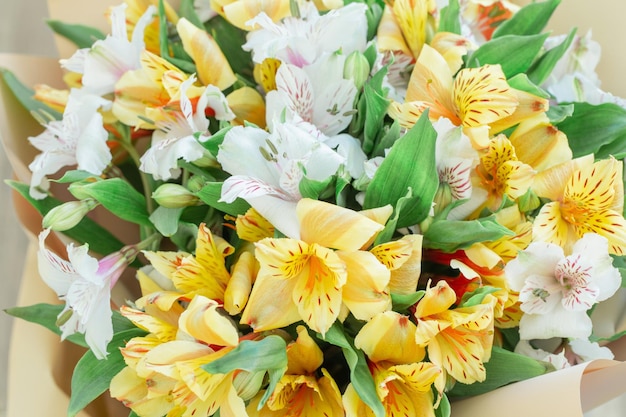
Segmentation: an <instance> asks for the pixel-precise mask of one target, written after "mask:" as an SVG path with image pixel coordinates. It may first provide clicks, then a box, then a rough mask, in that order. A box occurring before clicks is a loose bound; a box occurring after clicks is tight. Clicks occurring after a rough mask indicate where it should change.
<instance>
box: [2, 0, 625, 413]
mask: <svg viewBox="0 0 626 417" xmlns="http://www.w3.org/2000/svg"><path fill="white" fill-rule="evenodd" d="M558 4H559V0H548V1H545V2H540V3H532V4H529V5H527V6H524V7H520V6H516V5H515V4H513V3H511V2H508V1H505V0H502V1H495V0H494V1H484V0H483V1H479V0H449V1H445V0H413V1H410V0H388V1H383V0H362V1H342V0H315V1H306V0H276V1H271V2H263V1H260V0H228V1H226V0H210V1H208V0H207V1H193V0H181V1H180V3H179V4H170V3H168V2H167V1H165V0H158V1H157V0H154V1H151V0H126V1H125V2H124V3H122V4H120V5H118V6H115V7H112V8H111V9H110V10H109V11H108V13H107V17H108V19H109V22H110V28H111V29H110V33H108V34H104V33H101V32H100V31H98V30H96V29H94V28H92V27H88V26H83V25H73V24H66V23H63V22H59V21H54V22H51V26H52V27H53V29H54V30H55V31H56V32H57V33H59V34H61V35H63V36H65V37H66V38H68V39H69V40H71V41H72V42H74V43H75V45H76V46H77V50H76V52H75V53H74V54H73V55H72V56H71V57H69V58H68V59H63V60H61V62H60V63H61V66H62V68H63V69H64V71H65V78H64V80H65V82H66V84H67V89H63V90H59V89H54V88H51V87H48V86H45V85H37V86H35V88H34V91H33V90H31V89H30V88H29V86H25V85H23V84H22V83H21V82H20V81H19V74H13V73H11V72H9V71H7V70H4V71H3V73H2V74H3V80H4V83H5V85H6V86H8V87H9V88H10V89H11V91H12V92H13V93H14V94H15V96H16V97H17V98H18V99H19V100H20V101H21V102H22V104H23V105H24V106H25V107H26V108H27V109H28V110H29V111H30V112H31V113H32V115H33V116H34V117H35V119H36V120H37V121H39V122H40V124H41V125H42V132H41V133H40V134H39V135H37V136H33V137H30V138H29V141H30V143H31V144H32V145H33V146H34V147H35V148H37V149H38V151H40V153H39V154H38V155H37V156H36V157H35V159H34V160H33V161H32V163H31V164H30V165H29V168H30V171H31V178H30V182H29V183H22V182H19V181H9V182H8V183H9V184H10V185H11V186H12V187H13V188H14V189H15V190H16V191H17V192H18V193H19V194H21V196H22V197H23V198H25V199H26V200H28V202H29V203H30V204H31V205H32V206H33V207H34V208H35V209H37V210H38V211H39V212H40V213H41V215H42V216H43V221H42V231H41V233H40V234H39V239H38V242H39V252H38V268H39V273H40V275H41V278H42V279H43V281H44V282H45V283H46V284H47V285H48V286H50V287H51V288H52V289H53V290H54V291H55V292H56V293H57V294H58V296H59V298H60V300H62V301H63V302H62V303H61V304H58V305H49V304H45V305H41V304H38V305H33V306H21V307H16V308H12V309H9V310H8V312H9V314H12V315H14V316H17V317H21V318H24V319H26V320H30V321H34V322H36V323H39V324H41V325H44V326H46V327H47V328H49V329H51V330H53V331H55V332H56V333H57V334H59V335H60V336H61V338H62V339H67V340H69V341H71V342H74V343H76V344H79V345H81V346H83V347H85V348H87V351H86V353H85V355H84V356H83V358H82V359H81V360H80V361H79V362H78V363H77V364H76V367H75V369H74V372H73V376H72V393H71V399H70V404H69V411H68V414H69V415H72V416H73V415H76V414H77V413H78V412H79V411H80V410H81V409H83V408H84V407H85V406H87V405H88V404H89V403H90V402H91V401H93V400H94V399H95V398H97V397H98V396H100V395H101V394H102V393H104V392H106V391H107V390H108V391H109V392H110V395H111V396H112V397H113V398H115V399H117V400H119V401H120V402H121V403H122V404H124V405H125V406H126V407H128V408H129V409H130V411H129V412H130V415H131V416H149V417H161V416H196V417H197V416H212V415H219V416H222V417H226V416H246V415H247V416H344V415H346V416H377V417H382V416H397V415H402V416H418V415H419V416H437V417H447V416H450V414H451V406H450V403H451V402H454V400H457V399H463V398H469V397H472V396H476V395H478V394H483V393H487V392H491V391H493V390H496V389H498V388H500V387H503V386H505V385H509V384H511V383H515V382H518V381H523V380H527V379H529V378H533V377H538V376H541V375H544V374H549V373H554V372H560V370H562V369H565V368H568V367H571V366H572V365H575V364H578V363H581V362H587V361H590V360H593V359H600V358H612V357H613V353H612V352H611V350H610V349H609V348H608V347H607V346H606V345H607V343H609V342H612V341H615V340H617V339H619V338H620V337H621V336H622V335H623V333H624V332H623V331H615V329H614V328H611V326H606V325H605V324H606V323H605V318H604V315H603V312H604V311H605V310H606V309H603V308H602V307H603V305H606V304H609V303H610V300H613V299H615V298H616V297H618V296H619V294H620V291H621V288H622V276H623V274H624V272H625V271H624V268H626V262H625V261H626V258H625V257H624V251H625V250H626V221H625V220H624V175H623V165H622V161H621V159H622V158H623V157H624V156H626V149H625V148H624V147H623V146H622V144H621V141H622V136H623V135H624V129H625V126H626V110H625V109H624V106H623V104H624V103H623V102H622V100H621V99H620V98H618V97H614V96H612V95H610V94H608V93H606V92H603V91H602V90H601V89H600V88H599V82H598V80H597V78H595V73H594V69H593V67H586V66H585V65H584V64H585V63H586V62H593V60H592V59H590V58H593V56H594V55H593V54H594V53H596V51H595V49H594V48H593V46H594V44H593V42H592V41H591V40H590V39H589V38H588V37H579V36H577V34H576V33H575V31H574V30H573V31H572V32H570V33H569V34H567V35H565V36H558V37H554V36H550V35H549V33H545V32H544V28H545V25H546V23H547V22H548V20H549V18H550V16H551V15H552V13H553V11H554V10H555V8H556V7H557V6H558ZM94 213H105V214H106V216H108V218H107V220H106V221H101V219H102V216H97V217H96V216H94ZM52 239H61V240H63V241H64V242H65V243H66V244H64V246H65V248H64V249H65V252H66V253H61V252H60V251H53V250H52V249H51V247H50V246H49V244H48V242H50V241H51V240H52ZM122 282H126V285H128V286H130V287H132V286H133V285H132V284H133V283H135V284H137V286H136V292H135V294H133V295H132V296H128V297H126V298H125V299H123V300H116V299H115V297H112V295H111V294H112V290H113V289H114V288H115V287H117V286H120V285H121V284H122Z"/></svg>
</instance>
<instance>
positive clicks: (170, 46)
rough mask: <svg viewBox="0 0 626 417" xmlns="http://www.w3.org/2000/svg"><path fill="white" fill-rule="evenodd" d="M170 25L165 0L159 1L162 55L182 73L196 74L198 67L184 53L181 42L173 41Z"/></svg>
mask: <svg viewBox="0 0 626 417" xmlns="http://www.w3.org/2000/svg"><path fill="white" fill-rule="evenodd" d="M169 28H170V24H169V22H168V21H167V16H166V14H165V5H164V3H163V0H159V43H160V51H159V52H160V55H161V57H162V58H163V59H165V60H166V61H168V62H169V63H170V64H172V65H175V66H177V67H178V68H180V69H181V70H182V71H184V72H186V73H188V74H193V73H195V72H196V66H195V64H194V63H193V61H192V60H191V58H190V57H189V55H187V53H186V52H185V51H184V49H183V47H182V44H181V43H180V40H178V39H177V40H176V41H171V40H170V37H169Z"/></svg>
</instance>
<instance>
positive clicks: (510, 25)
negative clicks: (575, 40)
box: [492, 0, 561, 38]
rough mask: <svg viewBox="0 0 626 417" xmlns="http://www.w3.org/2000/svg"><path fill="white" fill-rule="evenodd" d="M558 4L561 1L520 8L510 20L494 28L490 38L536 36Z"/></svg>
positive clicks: (553, 0) (550, 1)
mask: <svg viewBox="0 0 626 417" xmlns="http://www.w3.org/2000/svg"><path fill="white" fill-rule="evenodd" d="M560 2H561V0H548V1H544V2H538V3H531V4H528V5H526V6H524V7H522V8H521V9H520V10H519V11H518V12H517V13H515V14H514V15H513V16H512V17H511V18H510V19H508V20H506V21H504V22H502V23H501V24H500V25H499V26H498V27H497V28H496V30H495V31H494V32H493V35H492V38H499V37H501V36H505V35H536V34H538V33H541V31H543V29H544V28H545V27H546V25H547V24H548V21H549V20H550V17H551V16H552V13H554V10H555V9H556V7H557V6H558V5H559V3H560Z"/></svg>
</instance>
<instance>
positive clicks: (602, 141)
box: [556, 102, 626, 159]
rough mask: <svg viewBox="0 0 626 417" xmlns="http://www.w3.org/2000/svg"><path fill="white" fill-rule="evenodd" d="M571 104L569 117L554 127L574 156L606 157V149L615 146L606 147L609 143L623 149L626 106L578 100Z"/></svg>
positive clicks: (625, 137)
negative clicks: (565, 136)
mask: <svg viewBox="0 0 626 417" xmlns="http://www.w3.org/2000/svg"><path fill="white" fill-rule="evenodd" d="M573 106H574V113H573V114H572V116H571V117H568V118H567V119H565V120H563V121H562V122H561V123H559V124H557V125H556V127H557V128H558V129H559V130H560V131H562V132H563V133H565V134H566V135H567V138H568V141H569V145H570V148H572V152H573V154H574V157H575V158H576V157H580V156H583V155H588V154H595V156H596V158H597V159H602V158H606V157H608V156H609V153H607V150H613V149H615V147H613V148H611V147H607V146H608V145H612V144H615V145H616V148H617V150H619V149H622V151H623V147H624V143H625V141H626V109H623V108H621V107H620V106H618V105H616V104H613V103H604V104H599V105H593V104H589V103H582V102H581V103H573ZM603 148H604V149H603ZM601 149H603V150H602V152H600V150H601Z"/></svg>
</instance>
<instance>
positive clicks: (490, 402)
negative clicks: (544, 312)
mask: <svg viewBox="0 0 626 417" xmlns="http://www.w3.org/2000/svg"><path fill="white" fill-rule="evenodd" d="M119 2H120V1H118V0H97V1H96V0H93V1H76V0H49V2H48V3H49V11H50V16H51V18H53V19H59V20H62V21H65V22H69V23H81V24H90V25H93V26H96V27H98V28H100V29H101V30H102V31H103V32H104V33H108V32H109V27H108V23H107V22H106V20H105V19H103V16H104V11H105V10H106V8H107V7H108V6H110V5H114V4H119ZM170 3H172V2H170ZM174 3H175V2H174ZM174 3H172V4H174ZM565 7H566V5H565ZM57 44H58V47H59V54H60V56H61V57H68V56H70V55H71V54H72V53H73V51H74V47H73V46H72V45H70V44H69V43H68V42H67V41H65V40H63V39H60V38H58V42H57ZM0 66H2V67H6V68H9V69H11V70H13V71H14V72H15V73H16V74H18V75H19V77H20V79H21V80H22V81H23V82H24V83H26V84H31V85H34V84H35V83H48V84H50V85H53V86H56V87H62V84H61V82H60V79H61V71H60V69H59V66H58V63H57V62H56V60H54V59H46V58H36V57H25V56H18V55H2V54H0ZM41 130H42V128H41V127H40V126H39V125H37V124H36V123H34V121H33V120H32V118H30V115H29V114H28V112H26V111H25V110H23V109H22V108H21V106H20V105H19V104H18V103H17V101H16V100H15V99H14V98H13V97H12V96H11V95H10V94H8V92H7V91H6V89H4V88H3V89H1V90H0V134H1V137H2V142H3V146H4V148H5V152H6V153H7V156H8V158H9V160H10V162H11V164H12V166H13V169H14V171H15V175H16V177H17V178H18V179H20V180H21V181H25V182H27V181H28V178H29V171H28V169H27V165H28V163H30V161H32V159H33V157H34V156H35V155H36V154H37V150H35V149H34V148H32V147H31V146H30V144H29V143H28V142H27V140H26V138H27V137H28V136H32V135H36V134H38V133H40V132H41ZM15 204H16V211H17V213H18V215H19V217H20V220H21V221H22V223H23V225H24V226H25V229H26V230H28V231H29V232H30V233H31V234H33V235H34V234H36V233H38V232H39V229H40V217H39V216H38V214H36V213H34V212H33V210H32V209H30V208H29V206H28V204H27V203H25V202H24V201H23V200H21V199H20V198H19V197H18V196H16V198H15ZM52 246H53V249H55V250H57V251H59V252H61V253H62V251H63V245H62V244H61V242H60V241H58V242H56V243H54V242H53V243H52ZM38 302H49V303H54V302H57V299H56V296H55V294H54V293H53V292H52V291H51V290H49V289H48V288H47V287H46V286H45V284H43V282H42V281H41V279H40V278H39V276H38V273H37V270H36V244H35V241H34V239H33V242H32V243H31V245H30V247H29V251H28V254H27V255H26V259H25V270H24V276H23V277H22V284H21V291H20V296H19V299H18V300H17V304H18V305H20V306H25V305H31V304H34V303H38ZM623 305H624V304H623V303H622V300H617V301H616V302H615V304H614V305H613V306H612V309H611V310H610V313H612V315H613V317H610V316H611V314H609V315H608V316H609V317H610V319H609V323H608V324H606V323H605V325H606V326H607V331H610V330H612V329H615V328H621V329H624V326H625V323H626V312H624V311H623ZM611 320H612V322H611ZM611 323H613V324H611ZM613 347H614V349H615V351H616V357H617V358H618V359H620V360H624V359H626V340H625V341H618V342H616V343H614V346H613ZM10 349H11V350H10V367H9V376H8V377H9V383H8V385H9V392H8V409H7V417H24V416H61V415H65V412H66V408H67V404H68V400H69V398H68V392H69V381H70V377H71V371H72V369H73V363H75V361H76V359H77V358H78V357H79V355H80V354H81V353H82V352H81V351H80V349H78V350H77V349H76V348H75V347H74V346H73V345H71V344H69V343H60V342H59V338H58V337H57V336H55V335H54V334H52V333H51V332H49V331H48V330H46V329H43V328H41V327H40V326H37V325H34V324H30V323H26V322H23V321H20V320H15V321H14V324H13V334H12V340H11V348H10ZM624 392H626V363H623V362H620V361H606V360H598V361H592V362H590V363H587V364H582V365H578V366H575V367H572V368H569V369H566V370H562V371H557V372H554V373H551V374H547V375H544V376H541V377H538V378H534V379H531V380H528V381H523V382H520V383H516V384H513V385H510V386H507V387H503V388H501V389H498V390H496V391H494V392H491V393H488V394H485V395H481V396H478V397H474V398H470V399H465V400H462V401H456V402H454V403H453V408H452V410H453V411H452V417H466V416H467V417H475V416H481V417H496V416H503V415H506V416H510V417H515V416H524V417H527V416H532V417H544V416H545V417H555V416H567V417H579V416H582V415H583V412H586V411H588V410H590V409H592V408H594V407H595V406H597V405H599V404H602V403H604V402H606V401H608V400H610V399H611V398H614V397H617V396H619V395H621V394H623V393H624ZM35 397H36V400H34V398H35ZM127 414H128V411H127V410H125V409H124V410H122V407H121V406H120V405H119V404H117V403H115V402H113V401H111V400H110V399H109V400H107V398H106V397H101V398H100V399H98V400H97V402H96V403H94V404H93V406H91V407H90V408H89V409H88V410H86V411H85V412H83V413H81V414H80V417H114V416H115V417H117V416H125V415H127ZM603 417H605V416H603Z"/></svg>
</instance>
